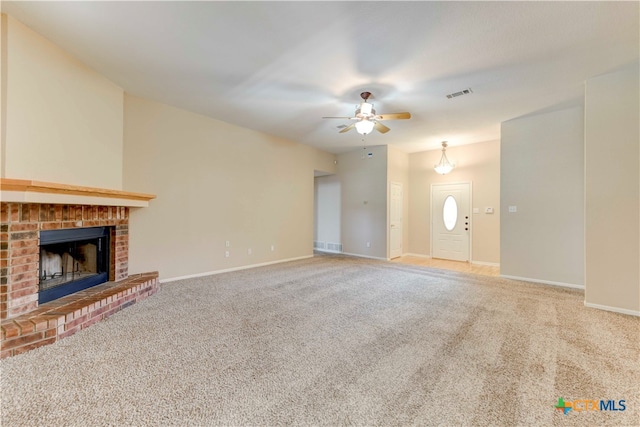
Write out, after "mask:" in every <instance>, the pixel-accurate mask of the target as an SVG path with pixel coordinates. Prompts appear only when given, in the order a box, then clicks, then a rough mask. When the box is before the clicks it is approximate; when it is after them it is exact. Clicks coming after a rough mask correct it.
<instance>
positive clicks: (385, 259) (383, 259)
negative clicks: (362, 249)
mask: <svg viewBox="0 0 640 427" xmlns="http://www.w3.org/2000/svg"><path fill="white" fill-rule="evenodd" d="M341 253H342V254H343V255H350V256H355V257H358V258H368V259H377V260H380V261H389V258H380V257H377V256H369V255H362V254H352V253H349V252H341Z"/></svg>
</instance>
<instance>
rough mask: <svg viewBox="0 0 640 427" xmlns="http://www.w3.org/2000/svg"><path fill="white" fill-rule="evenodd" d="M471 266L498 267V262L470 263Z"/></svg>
mask: <svg viewBox="0 0 640 427" xmlns="http://www.w3.org/2000/svg"><path fill="white" fill-rule="evenodd" d="M471 264H475V265H486V266H488V267H500V263H499V262H486V261H473V260H472V261H471Z"/></svg>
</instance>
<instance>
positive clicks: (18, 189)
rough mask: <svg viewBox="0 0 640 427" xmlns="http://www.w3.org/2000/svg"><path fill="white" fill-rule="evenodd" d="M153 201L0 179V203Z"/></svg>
mask: <svg viewBox="0 0 640 427" xmlns="http://www.w3.org/2000/svg"><path fill="white" fill-rule="evenodd" d="M155 198H156V196H155V195H153V194H144V193H132V192H129V191H122V190H109V189H104V188H94V187H82V186H79V185H68V184H57V183H53V182H42V181H31V180H25V179H9V178H0V200H2V201H3V202H20V203H56V204H68V203H71V204H86V205H103V206H128V207H148V206H149V200H151V199H155Z"/></svg>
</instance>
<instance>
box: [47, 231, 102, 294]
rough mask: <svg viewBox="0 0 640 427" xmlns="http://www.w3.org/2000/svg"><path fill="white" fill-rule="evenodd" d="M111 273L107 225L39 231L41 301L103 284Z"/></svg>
mask: <svg viewBox="0 0 640 427" xmlns="http://www.w3.org/2000/svg"><path fill="white" fill-rule="evenodd" d="M108 275H109V228H108V227H92V228H78V229H69V230H46V231H42V232H41V233H40V289H39V294H38V302H39V303H45V302H48V301H52V300H54V299H58V298H61V297H63V296H65V295H69V294H71V293H74V292H78V291H80V290H82V289H86V288H89V287H91V286H95V285H98V284H100V283H104V282H106V281H108Z"/></svg>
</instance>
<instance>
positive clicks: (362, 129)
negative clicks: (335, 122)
mask: <svg viewBox="0 0 640 427" xmlns="http://www.w3.org/2000/svg"><path fill="white" fill-rule="evenodd" d="M374 125H375V123H374V122H371V121H369V120H368V119H366V118H365V119H362V120H360V121H359V122H356V131H357V132H358V133H359V134H360V135H367V134H369V133H371V131H372V130H373V127H374Z"/></svg>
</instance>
